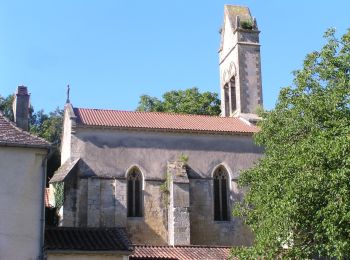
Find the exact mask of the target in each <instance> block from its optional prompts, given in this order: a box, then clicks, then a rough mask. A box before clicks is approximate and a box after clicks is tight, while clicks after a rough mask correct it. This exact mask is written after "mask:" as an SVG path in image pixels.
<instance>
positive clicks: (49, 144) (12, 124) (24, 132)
mask: <svg viewBox="0 0 350 260" xmlns="http://www.w3.org/2000/svg"><path fill="white" fill-rule="evenodd" d="M0 116H1V117H2V118H3V119H4V120H5V121H6V122H7V123H9V124H10V126H11V127H13V128H14V129H15V130H17V131H19V132H21V133H23V134H25V135H28V136H31V137H33V138H38V139H39V140H41V141H43V142H45V143H46V144H47V145H48V146H51V143H50V142H48V141H47V140H45V139H44V138H42V137H39V136H37V135H34V134H32V133H30V132H29V131H25V130H23V129H22V128H20V127H18V126H16V124H15V123H14V122H12V121H11V120H10V119H8V118H7V117H6V116H5V115H4V114H3V113H2V111H0Z"/></svg>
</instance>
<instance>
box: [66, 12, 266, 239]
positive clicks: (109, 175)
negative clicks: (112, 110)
mask: <svg viewBox="0 0 350 260" xmlns="http://www.w3.org/2000/svg"><path fill="white" fill-rule="evenodd" d="M235 8H236V7H227V6H226V7H225V17H224V27H223V31H222V44H221V50H220V73H221V88H222V90H223V91H222V111H223V112H222V116H225V117H229V116H243V115H248V118H246V119H249V120H250V119H252V118H253V119H256V118H257V117H256V115H255V116H254V113H255V110H256V108H257V107H258V106H260V105H262V93H261V77H260V74H261V71H260V50H259V44H258V43H259V38H258V34H259V31H257V27H256V22H255V20H254V24H253V27H252V29H249V30H248V29H242V28H241V27H240V26H239V22H240V19H241V18H242V19H251V20H252V18H251V16H250V13H249V10H248V9H246V8H241V9H237V10H238V11H237V10H236V9H235ZM242 19H241V20H242ZM252 21H253V20H252ZM232 79H234V81H232ZM227 87H229V88H230V90H229V92H227V91H226V90H224V89H225V88H227ZM231 90H234V93H233V92H232V91H231ZM74 111H75V110H74V109H73V107H72V105H71V104H70V103H68V104H66V106H65V114H64V131H63V133H64V134H63V138H62V148H61V149H62V163H68V164H69V163H70V162H73V161H74V162H76V160H78V159H79V161H78V167H74V168H72V169H74V170H71V171H70V172H67V176H66V177H64V178H61V180H64V183H65V202H64V209H63V225H64V226H75V227H126V228H127V230H128V233H129V235H130V238H131V240H132V241H133V243H136V244H149V245H151V244H156V245H162V244H169V245H188V244H195V245H196V244H197V245H199V244H206V245H243V244H244V245H247V244H250V243H251V242H252V234H251V232H250V231H249V230H248V229H247V227H245V226H244V225H243V224H242V222H241V220H239V219H237V218H234V217H233V216H231V215H232V214H230V217H229V218H228V219H227V220H226V219H225V221H218V220H215V217H214V203H215V198H217V197H215V195H214V181H213V176H214V172H215V171H216V170H217V169H218V168H219V167H221V168H224V169H225V172H227V188H226V186H225V190H221V191H220V192H222V194H227V211H228V212H231V211H232V209H233V206H234V204H235V203H237V202H239V201H240V200H241V199H242V196H243V192H242V190H240V189H239V188H238V187H237V179H238V176H239V174H240V172H241V171H242V170H244V169H247V168H249V167H251V166H253V165H254V163H255V162H256V161H257V160H258V158H259V157H261V155H262V152H263V151H262V148H259V147H257V146H255V145H254V143H253V140H252V133H250V134H245V133H244V132H239V131H237V132H235V131H233V132H229V131H228V132H224V131H223V132H220V131H217V132H215V131H212V132H205V131H203V132H199V131H197V132H196V131H192V132H191V131H175V130H172V131H165V130H163V131H160V130H159V129H152V128H151V127H149V128H147V127H143V128H142V129H140V128H139V129H138V128H136V127H134V128H133V127H129V128H128V127H115V126H107V127H103V126H101V125H88V124H83V123H82V122H78V121H77V115H76V114H75V112H74ZM106 113H107V112H106ZM220 119H222V118H220ZM228 119H229V118H228ZM231 119H232V122H233V120H234V119H233V118H230V119H229V120H231ZM201 120H203V121H207V120H208V119H207V118H205V119H203V118H202V119H201ZM215 120H216V119H215ZM235 120H237V118H236V119H235ZM230 122H231V121H230ZM202 123H203V122H202ZM240 124H247V125H251V124H250V123H249V122H248V121H247V120H245V119H242V120H241V121H240ZM218 129H219V127H218ZM184 157H185V158H187V159H188V160H186V161H184ZM135 168H137V169H138V171H139V172H141V174H142V185H141V186H142V194H141V195H142V196H141V198H142V199H141V200H142V201H141V205H142V214H141V215H142V216H141V217H130V216H129V217H128V214H129V213H128V210H127V208H128V203H129V202H128V189H129V188H128V187H129V186H128V185H129V184H128V179H127V176H128V174H129V173H130V171H131V170H132V169H135ZM220 187H221V186H220ZM220 194H221V193H220Z"/></svg>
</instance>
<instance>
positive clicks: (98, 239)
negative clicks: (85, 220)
mask: <svg viewBox="0 0 350 260" xmlns="http://www.w3.org/2000/svg"><path fill="white" fill-rule="evenodd" d="M45 249H46V250H66V251H129V252H131V251H132V246H131V243H130V241H129V239H128V237H127V234H126V230H125V229H124V228H86V227H78V228H77V227H48V228H46V230H45Z"/></svg>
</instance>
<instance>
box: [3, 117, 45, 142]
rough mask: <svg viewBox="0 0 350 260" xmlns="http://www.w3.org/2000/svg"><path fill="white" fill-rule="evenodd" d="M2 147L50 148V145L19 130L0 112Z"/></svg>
mask: <svg viewBox="0 0 350 260" xmlns="http://www.w3.org/2000/svg"><path fill="white" fill-rule="evenodd" d="M0 146H17V147H34V148H49V147H50V143H49V142H47V141H46V140H44V139H43V138H40V137H38V136H35V135H32V134H30V133H28V132H27V131H24V130H22V129H20V128H18V127H17V126H16V125H15V124H14V123H12V122H10V121H9V120H8V119H7V118H6V117H5V116H4V115H3V114H2V113H1V112H0Z"/></svg>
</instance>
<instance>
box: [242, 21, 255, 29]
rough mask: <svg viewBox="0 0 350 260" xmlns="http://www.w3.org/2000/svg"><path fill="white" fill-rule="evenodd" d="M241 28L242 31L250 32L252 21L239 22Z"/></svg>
mask: <svg viewBox="0 0 350 260" xmlns="http://www.w3.org/2000/svg"><path fill="white" fill-rule="evenodd" d="M241 27H242V28H243V29H247V30H252V29H253V21H252V20H243V21H241Z"/></svg>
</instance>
